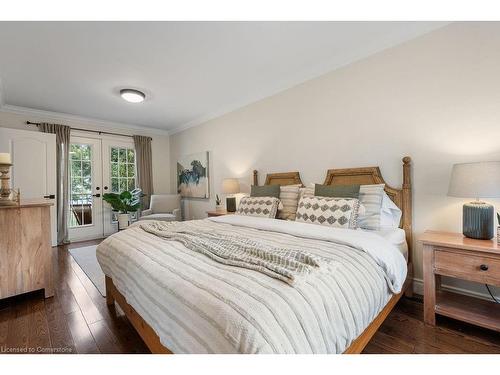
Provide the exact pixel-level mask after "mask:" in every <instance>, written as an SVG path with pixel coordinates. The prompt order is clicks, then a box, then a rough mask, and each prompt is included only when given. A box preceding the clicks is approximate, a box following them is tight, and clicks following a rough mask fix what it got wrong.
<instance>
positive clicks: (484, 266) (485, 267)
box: [479, 264, 488, 271]
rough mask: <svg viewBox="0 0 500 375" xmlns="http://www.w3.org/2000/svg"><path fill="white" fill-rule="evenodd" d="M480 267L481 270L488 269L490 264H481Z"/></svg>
mask: <svg viewBox="0 0 500 375" xmlns="http://www.w3.org/2000/svg"><path fill="white" fill-rule="evenodd" d="M479 269H480V270H481V271H488V266H487V265H486V264H481V265H480V266H479Z"/></svg>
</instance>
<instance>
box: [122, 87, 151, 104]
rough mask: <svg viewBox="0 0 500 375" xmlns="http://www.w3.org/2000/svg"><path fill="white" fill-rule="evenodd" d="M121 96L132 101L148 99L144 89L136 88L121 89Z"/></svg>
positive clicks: (137, 101) (138, 101)
mask: <svg viewBox="0 0 500 375" xmlns="http://www.w3.org/2000/svg"><path fill="white" fill-rule="evenodd" d="M120 96H121V97H122V98H123V99H124V100H126V101H127V102H130V103H140V102H143V101H144V99H146V95H145V94H144V93H143V92H142V91H139V90H134V89H122V90H120Z"/></svg>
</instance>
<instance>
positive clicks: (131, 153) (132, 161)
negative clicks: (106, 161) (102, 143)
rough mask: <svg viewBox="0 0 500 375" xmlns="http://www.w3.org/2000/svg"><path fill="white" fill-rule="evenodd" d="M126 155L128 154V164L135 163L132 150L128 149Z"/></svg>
mask: <svg viewBox="0 0 500 375" xmlns="http://www.w3.org/2000/svg"><path fill="white" fill-rule="evenodd" d="M127 154H128V157H127V160H128V162H129V163H132V164H134V163H135V152H134V150H132V149H130V148H129V149H128V150H127Z"/></svg>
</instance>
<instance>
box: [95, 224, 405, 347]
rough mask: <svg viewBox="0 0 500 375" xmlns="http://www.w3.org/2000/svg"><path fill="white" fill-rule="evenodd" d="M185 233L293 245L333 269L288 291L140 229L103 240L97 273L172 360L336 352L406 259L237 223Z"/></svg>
mask: <svg viewBox="0 0 500 375" xmlns="http://www.w3.org/2000/svg"><path fill="white" fill-rule="evenodd" d="M192 225H194V226H196V225H199V226H200V227H203V228H205V229H206V228H210V227H211V226H212V227H213V228H217V229H218V230H220V229H224V230H225V231H227V232H228V233H230V234H234V235H242V236H249V237H256V238H258V239H259V241H260V242H262V243H266V242H269V243H270V244H271V243H272V244H279V245H280V246H286V245H287V244H289V245H290V246H300V247H302V248H303V249H304V250H305V251H308V252H310V253H313V254H316V255H318V256H321V257H324V258H325V259H328V260H329V261H330V262H333V263H334V264H335V267H332V269H331V270H329V271H328V272H319V273H318V274H317V275H316V276H315V277H313V278H309V279H308V280H307V282H305V283H303V284H301V285H298V286H290V285H288V284H286V283H284V282H283V281H280V280H277V279H274V278H271V277H269V276H266V275H264V274H261V273H259V272H257V271H255V270H250V269H243V268H239V267H234V266H229V265H224V264H220V263H218V262H215V261H214V260H212V259H210V258H208V257H207V256H205V255H203V254H200V253H197V252H194V251H192V250H189V249H187V248H186V247H184V246H183V245H182V244H180V243H179V242H175V241H167V240H165V239H161V238H158V237H157V236H155V235H152V234H149V233H146V232H145V231H143V230H142V229H140V227H139V226H137V225H136V226H133V227H132V228H130V229H127V230H125V231H122V232H119V233H117V234H115V235H113V236H111V237H109V238H107V239H106V240H104V241H103V242H102V243H101V244H100V245H99V247H98V250H97V254H98V260H99V262H100V264H101V266H102V268H103V271H104V273H105V274H106V275H108V276H110V277H111V278H112V279H113V281H114V283H115V285H116V287H117V288H118V290H119V291H120V292H121V293H122V294H123V295H124V296H125V298H126V299H127V302H128V303H129V304H130V305H132V307H134V309H135V310H136V311H137V312H138V313H139V314H140V315H141V316H142V317H143V319H144V320H145V321H146V322H147V323H148V324H149V325H150V326H151V327H152V328H153V329H154V330H155V332H156V333H157V334H158V336H159V337H160V340H161V342H162V343H163V345H164V346H166V347H167V348H169V349H170V350H171V351H173V352H174V353H341V352H343V351H344V350H345V349H346V348H347V347H348V346H349V345H350V343H351V342H352V341H353V340H354V339H355V338H356V337H357V336H359V335H360V334H361V333H362V332H363V330H364V329H365V328H366V327H367V326H368V325H369V324H370V322H371V321H372V320H373V319H374V318H375V317H376V316H377V314H378V313H379V312H380V310H382V308H383V307H384V306H385V304H386V303H387V301H388V299H389V298H390V297H391V295H392V293H397V292H399V291H400V290H401V287H402V284H403V282H404V280H405V277H406V262H405V259H404V257H403V255H402V254H401V253H400V252H399V251H398V250H397V248H396V247H395V246H394V245H392V244H390V243H389V242H388V241H386V240H385V239H383V238H382V237H380V236H377V235H376V234H374V233H369V232H363V231H354V230H346V229H333V228H329V227H322V226H317V225H312V224H306V223H297V222H290V221H282V220H274V219H262V218H253V217H247V216H237V215H231V216H223V217H219V218H211V219H206V220H198V221H194V222H192Z"/></svg>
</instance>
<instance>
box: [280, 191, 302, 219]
mask: <svg viewBox="0 0 500 375" xmlns="http://www.w3.org/2000/svg"><path fill="white" fill-rule="evenodd" d="M300 186H301V185H283V186H280V201H281V203H282V204H283V208H282V209H280V208H279V207H278V219H284V220H295V214H296V213H297V206H298V204H299V189H300Z"/></svg>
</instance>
